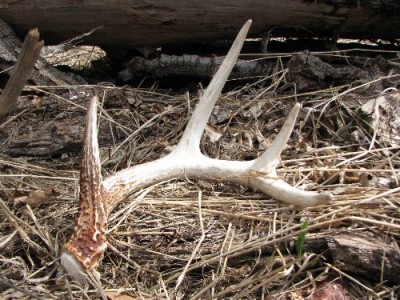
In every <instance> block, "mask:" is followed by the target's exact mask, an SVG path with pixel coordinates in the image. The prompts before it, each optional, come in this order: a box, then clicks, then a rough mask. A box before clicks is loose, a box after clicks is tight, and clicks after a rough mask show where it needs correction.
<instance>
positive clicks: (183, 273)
mask: <svg viewBox="0 0 400 300" xmlns="http://www.w3.org/2000/svg"><path fill="white" fill-rule="evenodd" d="M201 198H202V192H201V190H199V196H198V200H199V223H200V229H201V237H200V239H199V242H198V243H197V245H196V247H195V248H194V250H193V253H192V255H191V256H190V258H189V260H188V262H187V263H186V266H185V268H183V271H182V273H181V274H180V275H179V277H178V280H177V281H176V286H175V291H176V290H177V289H178V288H179V286H180V285H181V283H182V281H183V278H184V277H185V274H186V272H187V270H188V269H189V266H190V264H191V263H192V261H193V259H194V256H195V255H196V253H197V252H198V251H199V249H200V246H201V244H202V243H203V241H204V239H205V237H206V234H205V232H204V225H203V216H202V212H201Z"/></svg>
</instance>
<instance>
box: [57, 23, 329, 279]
mask: <svg viewBox="0 0 400 300" xmlns="http://www.w3.org/2000/svg"><path fill="white" fill-rule="evenodd" d="M250 25H251V20H249V21H247V22H246V24H245V25H244V26H243V28H242V29H241V30H240V32H239V34H238V36H237V37H236V40H235V41H234V43H233V45H232V47H231V49H230V50H229V53H228V55H227V56H226V58H225V60H224V62H223V64H222V65H221V67H220V68H219V70H218V72H217V73H216V75H215V76H214V78H213V79H212V81H211V83H210V85H209V86H208V88H207V89H206V91H205V93H204V95H203V96H202V97H201V99H200V101H199V103H198V105H197V107H196V109H195V111H194V112H193V115H192V117H191V118H190V120H189V122H188V124H187V126H186V129H185V131H184V133H183V136H182V138H181V140H180V141H179V143H178V145H177V147H176V148H175V150H174V151H173V152H171V153H170V154H169V155H167V156H165V157H162V158H160V159H158V160H155V161H152V162H148V163H144V164H141V165H137V166H134V167H131V168H128V169H125V170H122V171H119V172H117V173H116V174H114V175H113V176H111V177H108V178H107V179H105V180H103V181H101V172H100V159H99V151H98V145H97V128H96V123H97V119H96V112H97V110H96V104H97V97H94V98H93V99H92V100H91V102H90V105H89V108H88V112H87V120H86V122H87V124H86V132H85V145H84V150H83V155H82V164H81V178H80V180H81V182H80V187H81V191H80V195H79V197H80V207H79V217H78V219H77V222H76V225H75V230H74V233H73V234H72V237H71V239H70V240H69V241H68V243H66V244H65V245H64V247H63V253H62V255H61V263H62V265H63V266H64V267H65V269H66V270H67V272H68V273H69V274H70V276H71V277H72V278H74V279H75V280H77V281H79V282H82V283H83V282H86V281H87V277H86V273H85V272H86V271H90V270H92V271H95V269H96V268H97V266H98V264H99V262H100V260H101V259H102V257H103V253H104V251H105V249H106V238H105V232H106V223H107V217H108V215H109V214H110V212H111V210H112V208H113V207H115V205H116V204H118V203H119V202H120V201H121V200H123V199H125V198H126V197H127V196H128V195H130V194H132V193H134V192H136V191H139V190H141V189H143V188H145V187H148V186H151V185H153V184H156V183H158V182H161V181H165V180H171V179H186V178H188V179H206V180H217V181H219V180H221V181H228V182H234V183H239V184H243V185H247V186H251V187H254V188H256V189H258V190H260V191H261V192H263V193H265V194H268V195H270V196H272V197H274V198H276V199H277V200H280V201H283V202H285V203H288V204H292V205H295V206H299V207H307V206H317V205H321V204H326V203H328V202H329V201H330V200H331V196H330V195H329V194H320V193H316V192H310V191H303V190H300V189H297V188H295V187H292V186H290V185H288V184H287V183H286V182H284V181H282V180H280V179H278V176H277V174H276V170H275V168H276V166H277V164H278V163H279V158H280V155H281V152H282V150H283V149H284V147H285V145H286V143H287V141H288V139H289V137H290V134H291V132H292V130H293V127H294V124H295V121H296V118H297V115H298V112H299V110H300V105H299V104H296V105H295V106H294V107H293V109H292V111H291V112H290V113H289V115H288V117H287V119H286V121H285V123H284V125H283V127H282V129H281V131H280V133H279V134H278V136H277V137H276V138H275V140H274V142H273V143H272V145H271V146H270V147H269V148H268V150H267V151H265V152H264V153H263V154H262V155H261V156H260V157H259V158H257V159H255V160H252V161H226V160H218V159H213V158H209V157H207V156H205V155H203V154H202V153H201V151H200V139H201V136H202V134H203V132H204V128H205V126H206V124H207V121H208V118H209V117H210V114H211V112H212V109H213V107H214V105H215V102H216V101H217V99H218V97H219V95H220V93H221V91H222V88H223V86H224V84H225V82H226V80H227V79H228V76H229V74H230V72H231V71H232V68H233V67H234V65H235V63H236V60H237V57H238V55H239V52H240V50H241V48H242V46H243V43H244V40H245V38H246V34H247V32H248V30H249V28H250ZM100 183H101V184H100Z"/></svg>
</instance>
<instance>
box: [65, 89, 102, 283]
mask: <svg viewBox="0 0 400 300" xmlns="http://www.w3.org/2000/svg"><path fill="white" fill-rule="evenodd" d="M97 102H98V97H97V96H95V97H93V98H92V99H91V101H90V103H89V106H88V109H87V113H86V128H85V138H84V144H83V149H82V158H81V172H80V191H79V206H80V207H79V212H80V214H79V217H78V219H77V221H76V224H75V229H74V233H73V234H72V236H71V238H70V240H69V241H68V243H66V244H65V245H64V247H63V250H64V251H63V253H62V255H61V263H62V264H63V266H64V267H65V268H66V269H67V271H68V273H69V274H70V275H72V277H73V278H75V279H76V280H77V281H80V282H84V281H85V280H86V274H85V272H84V269H88V268H89V267H92V268H96V267H97V265H98V263H99V261H100V260H101V259H102V258H103V253H104V251H105V250H106V248H107V243H106V239H105V232H106V227H107V202H105V201H103V199H102V197H101V182H102V176H101V163H100V154H99V145H98V141H97V138H98V137H97ZM71 255H72V256H71ZM82 266H83V267H84V268H82Z"/></svg>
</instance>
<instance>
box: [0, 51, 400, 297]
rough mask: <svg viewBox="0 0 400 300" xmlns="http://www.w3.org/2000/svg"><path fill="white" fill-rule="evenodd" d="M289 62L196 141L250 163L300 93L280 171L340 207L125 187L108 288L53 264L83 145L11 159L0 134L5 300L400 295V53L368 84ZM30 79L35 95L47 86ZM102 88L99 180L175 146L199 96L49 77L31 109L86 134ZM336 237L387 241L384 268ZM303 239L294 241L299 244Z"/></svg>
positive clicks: (105, 267)
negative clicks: (356, 255)
mask: <svg viewBox="0 0 400 300" xmlns="http://www.w3.org/2000/svg"><path fill="white" fill-rule="evenodd" d="M293 55H294V54H293ZM306 55H310V53H306ZM326 55H327V56H329V54H326ZM331 55H332V57H334V56H335V55H336V53H332V54H331ZM294 57H296V60H299V59H298V56H296V55H294ZM260 59H276V60H278V59H279V57H278V58H277V57H276V56H274V57H273V58H268V56H267V55H261V57H260ZM301 61H302V60H301ZM396 61H398V59H392V60H390V62H396ZM295 63H296V61H295V62H292V64H291V65H292V69H290V68H289V69H284V68H282V70H276V73H275V74H274V76H266V77H260V78H259V79H258V80H252V81H249V82H250V83H246V84H244V85H237V87H236V88H235V89H232V90H230V91H227V92H225V93H224V94H223V95H221V97H220V99H219V101H218V102H217V105H218V106H217V107H216V108H215V110H214V113H213V117H212V118H211V119H210V123H209V124H208V126H207V130H206V133H205V134H204V136H203V139H202V143H201V149H202V151H203V152H205V153H207V154H208V155H209V156H211V157H217V158H220V159H230V160H249V159H253V158H255V157H257V156H258V155H259V154H260V153H262V152H263V151H264V150H265V149H266V148H267V147H268V145H269V144H270V143H271V141H272V140H273V137H274V136H275V135H276V134H277V132H278V130H279V129H280V127H281V125H282V124H283V122H284V118H285V116H286V114H287V113H288V111H289V110H290V108H291V107H292V106H293V105H294V103H296V102H301V103H302V105H303V108H302V110H301V113H300V116H299V118H298V120H297V124H296V127H295V130H294V132H293V134H292V137H291V139H290V141H289V143H288V146H287V148H286V149H285V151H284V153H283V154H282V161H281V164H280V167H279V168H278V170H277V172H278V175H279V176H281V177H282V178H283V179H284V180H285V181H287V182H288V183H290V184H292V185H296V186H299V187H301V188H303V189H307V190H316V191H321V192H322V191H324V192H330V193H332V194H333V195H334V200H333V202H332V204H331V205H326V206H322V207H316V208H308V209H304V210H299V209H296V208H294V207H290V206H287V205H284V204H281V203H278V202H276V201H275V200H274V199H272V198H270V197H268V196H266V195H263V194H261V193H259V192H258V191H256V190H252V189H249V188H244V187H241V186H235V185H231V184H226V183H224V182H205V181H201V180H199V181H170V182H165V183H162V184H159V185H156V186H154V187H152V188H151V189H150V190H146V191H142V192H139V193H138V194H136V195H132V196H131V197H129V198H128V199H126V200H125V201H124V202H123V203H121V204H120V205H119V206H118V207H117V208H116V209H115V210H114V211H113V212H112V213H111V215H110V224H109V226H108V227H109V229H110V233H109V234H108V243H109V248H108V249H107V251H106V254H105V258H104V260H103V262H102V264H101V266H100V268H99V272H100V274H101V284H100V285H98V286H87V287H81V286H79V285H78V284H76V283H74V282H71V281H70V280H69V279H68V278H67V277H66V275H65V273H64V272H63V270H62V269H61V267H60V263H59V256H60V251H61V246H62V245H63V244H64V243H65V242H66V241H67V239H68V238H69V236H70V234H71V232H72V230H73V224H74V218H75V216H76V214H77V208H78V202H77V201H78V198H77V197H78V188H79V187H78V186H79V185H78V183H79V182H78V181H79V157H80V154H79V149H78V150H76V149H72V150H68V149H64V150H63V151H64V153H62V154H60V155H58V156H57V155H56V156H53V157H50V158H49V157H38V156H36V157H27V156H21V157H11V156H10V155H9V154H7V145H9V144H10V141H3V144H2V148H1V154H0V168H1V170H2V171H1V173H0V218H1V219H2V222H1V223H0V249H1V251H0V278H1V279H0V297H1V298H3V299H16V298H18V299H23V298H25V299H31V298H32V299H35V298H38V299H39V298H46V299H60V298H61V299H75V298H104V299H106V298H107V297H108V299H156V298H157V299H213V298H215V299H226V298H230V299H306V298H307V299H327V298H325V297H328V296H327V295H328V294H333V295H334V294H335V293H336V296H337V295H342V299H350V296H349V295H352V297H353V298H363V299H376V298H383V299H392V298H393V297H396V295H397V296H398V295H399V284H400V282H399V280H398V278H400V276H399V277H398V278H397V279H396V278H395V277H393V276H392V277H390V274H392V273H390V272H392V269H390V265H387V264H386V263H384V259H385V255H387V256H388V255H394V256H392V257H398V253H399V250H398V245H399V241H400V201H399V195H400V186H399V165H400V160H399V155H400V133H399V122H400V116H399V113H400V110H399V101H400V92H399V90H398V88H399V86H400V72H399V69H398V67H396V64H394V66H393V65H392V66H393V67H391V68H390V70H389V71H386V72H385V70H384V71H382V70H381V71H380V72H378V73H377V72H374V76H370V77H365V78H364V80H363V81H361V80H359V79H357V80H354V81H352V79H351V78H349V79H346V80H342V82H340V84H332V85H331V86H328V87H323V88H321V82H320V80H321V78H323V79H324V80H325V79H326V78H325V77H326V76H328V75H329V74H330V73H332V72H333V73H332V74H334V75H335V79H336V80H337V79H338V78H340V76H339V75H338V74H337V71H335V70H332V68H328V70H329V72H330V73H329V74H322V73H323V72H324V69H318V70H317V71H315V70H314V71H313V72H311V73H312V76H307V74H306V73H304V68H303V69H302V68H296V66H294V67H293V64H295ZM289 66H290V64H289ZM371 68H372V67H371ZM371 68H370V69H371ZM374 68H375V69H374V70H376V68H377V67H376V65H374ZM370 69H368V67H366V71H365V72H368V70H370ZM296 72H297V73H296ZM321 72H322V73H321ZM315 74H317V75H318V76H317V77H318V78H316V75H315ZM290 77H291V78H290ZM293 78H296V79H295V80H293ZM310 78H311V79H312V81H310ZM303 79H304V81H302V80H303ZM313 82H314V83H313ZM296 84H297V85H296ZM28 89H29V90H31V91H34V92H33V93H34V94H35V95H37V94H38V89H39V88H38V87H34V86H31V87H28ZM94 93H97V94H99V95H102V104H101V107H100V109H99V114H100V124H99V127H100V129H101V130H100V137H99V140H100V148H101V156H102V164H103V169H104V170H103V172H104V174H103V176H107V174H112V173H113V172H114V171H116V170H119V169H122V168H126V167H129V166H132V165H135V164H138V163H142V162H145V161H150V160H153V159H155V158H157V157H159V156H160V155H163V153H165V152H168V151H169V150H170V149H171V147H173V146H174V145H175V144H176V142H177V141H178V140H179V137H180V135H181V133H182V129H183V128H184V126H185V123H186V121H187V120H188V118H189V116H190V113H191V111H192V109H193V107H195V104H196V103H197V101H198V99H199V94H198V93H190V94H189V93H173V92H170V91H165V90H162V89H158V88H157V86H153V87H150V88H133V87H129V86H124V87H117V86H114V85H111V84H97V85H87V86H68V87H64V88H60V87H53V86H42V87H40V93H39V94H40V99H39V100H40V101H38V99H37V98H35V100H34V101H31V106H30V107H28V108H29V109H34V108H35V109H36V114H37V113H38V111H39V110H41V111H42V113H43V109H44V107H45V108H46V110H44V114H49V115H50V116H49V118H51V116H52V115H55V116H58V118H59V120H62V121H63V122H65V120H66V119H67V118H72V117H70V116H67V115H68V114H73V116H74V118H78V119H77V120H79V121H74V122H76V124H77V125H76V126H78V127H77V128H78V129H77V131H76V132H77V133H79V132H80V131H82V130H81V129H80V128H81V127H79V126H82V124H80V123H81V122H82V120H83V119H82V116H84V110H83V109H82V108H81V107H85V106H86V105H85V104H86V101H87V100H89V99H90V95H92V94H94ZM200 93H201V89H200ZM35 97H37V96H35ZM20 110H21V111H23V113H22V114H21V115H19V116H18V118H17V119H15V120H13V121H12V122H10V123H7V124H6V125H5V126H4V128H2V130H5V131H6V132H11V131H12V130H16V129H15V128H16V127H18V126H19V122H22V120H23V119H24V118H26V119H32V117H35V115H33V114H32V113H29V112H27V110H26V107H21V108H20ZM17 113H18V109H17ZM36 118H38V117H37V116H36ZM79 118H80V119H79ZM32 126H33V128H31V130H32V131H34V130H35V128H34V125H32ZM13 128H14V129H13ZM66 131H67V130H66ZM81 133H82V132H80V134H78V136H81ZM65 134H66V137H67V133H65ZM66 137H65V138H66ZM80 138H81V137H80ZM72 140H73V139H72ZM80 141H81V140H79V139H78V140H73V142H75V143H76V144H79V142H80ZM155 171H156V170H155ZM227 176H229V174H227ZM142 193H143V194H142ZM200 195H201V196H200ZM304 224H308V226H304ZM306 233H307V234H306ZM342 236H345V237H348V236H354V237H357V238H360V241H364V240H369V241H371V242H372V243H376V244H377V245H385V247H386V246H387V247H388V248H387V249H388V250H387V253H384V254H379V253H380V252H377V253H378V254H376V253H375V254H373V253H372V254H370V255H372V256H373V255H378V256H379V255H380V256H379V257H380V259H381V260H382V262H379V266H380V269H379V270H378V271H377V272H375V273H374V274H370V275H368V272H369V271H368V268H367V266H358V267H357V266H356V267H352V265H351V260H350V261H349V260H347V261H344V263H343V261H342V260H340V259H338V258H336V259H335V255H336V252H334V250H329V249H330V248H329V247H325V248H324V246H323V245H322V244H323V243H327V244H328V245H330V246H331V249H336V248H340V247H342V246H343V245H342V244H341V243H340V238H339V237H342ZM299 239H300V240H301V251H299V249H297V251H296V248H298V244H297V245H296V241H299ZM317 242H319V243H321V245H318V243H317ZM296 246H297V247H296ZM343 247H344V246H343ZM378 248H379V247H378ZM321 249H322V250H321ZM340 249H350V248H340ZM378 250H379V249H378ZM378 250H377V251H378ZM392 250H393V251H392ZM341 251H344V250H341ZM391 251H392V252H391ZM396 251H397V256H396ZM299 252H300V253H301V255H300V256H298V253H299ZM379 257H378V259H379ZM371 264H372V263H371ZM357 268H359V269H360V272H358V271H357ZM363 269H364V271H365V270H366V272H362V270H363ZM394 272H396V271H394ZM397 272H398V271H397ZM387 273H388V274H389V275H387ZM397 274H398V273H397ZM321 295H322V296H321ZM332 299H334V298H332ZM335 299H337V298H335Z"/></svg>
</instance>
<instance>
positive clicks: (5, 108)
mask: <svg viewBox="0 0 400 300" xmlns="http://www.w3.org/2000/svg"><path fill="white" fill-rule="evenodd" d="M39 38H40V34H39V31H38V30H37V29H32V30H31V31H29V33H28V34H27V35H26V37H25V40H24V43H23V44H22V48H21V52H20V54H19V57H18V61H17V64H16V65H15V67H14V70H13V72H12V74H11V77H10V79H9V80H8V81H7V84H6V87H5V88H4V91H3V94H2V95H1V96H0V122H3V120H4V118H5V117H6V116H7V115H8V114H9V113H10V112H11V111H12V110H13V108H14V107H15V105H16V103H17V100H18V97H19V95H20V94H21V92H22V89H23V88H24V85H25V83H26V81H27V80H28V78H29V76H30V74H31V72H32V69H33V67H34V66H35V63H36V61H37V59H38V58H39V53H40V50H41V49H42V47H43V45H44V43H43V41H39Z"/></svg>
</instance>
